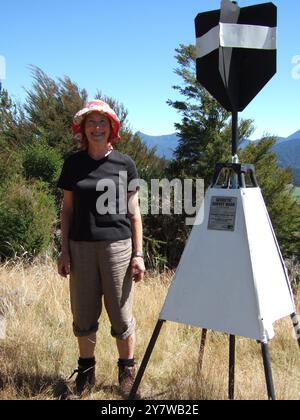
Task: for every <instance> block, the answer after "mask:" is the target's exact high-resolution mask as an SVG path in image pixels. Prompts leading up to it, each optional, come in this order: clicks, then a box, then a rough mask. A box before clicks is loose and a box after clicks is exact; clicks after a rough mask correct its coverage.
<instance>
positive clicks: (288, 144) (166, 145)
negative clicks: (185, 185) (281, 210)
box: [136, 130, 300, 187]
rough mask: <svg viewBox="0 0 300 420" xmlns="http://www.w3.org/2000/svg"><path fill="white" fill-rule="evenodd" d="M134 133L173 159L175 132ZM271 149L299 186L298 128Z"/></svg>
mask: <svg viewBox="0 0 300 420" xmlns="http://www.w3.org/2000/svg"><path fill="white" fill-rule="evenodd" d="M136 134H138V135H139V136H140V138H141V139H142V140H143V141H144V142H145V143H146V145H147V146H148V147H156V152H157V155H158V156H159V157H164V158H165V159H173V158H174V156H173V153H174V151H175V149H176V147H177V145H178V140H179V137H178V135H177V134H176V133H172V134H165V135H161V136H151V135H148V134H145V133H142V132H141V131H138V132H137V133H136ZM257 141H259V140H248V139H246V140H244V141H243V143H242V144H241V147H242V148H243V147H245V146H247V144H249V143H250V142H257ZM272 150H273V151H274V152H275V153H276V154H277V159H278V165H279V166H281V167H283V168H287V167H291V168H292V170H293V173H294V178H295V185H296V186H298V187H300V130H297V131H296V132H295V133H293V134H291V135H290V136H288V137H277V140H276V143H275V144H274V146H273V148H272Z"/></svg>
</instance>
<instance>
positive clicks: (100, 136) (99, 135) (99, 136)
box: [92, 133, 105, 138]
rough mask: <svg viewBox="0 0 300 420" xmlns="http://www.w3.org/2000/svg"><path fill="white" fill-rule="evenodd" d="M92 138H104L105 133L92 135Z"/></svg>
mask: <svg viewBox="0 0 300 420" xmlns="http://www.w3.org/2000/svg"><path fill="white" fill-rule="evenodd" d="M92 136H93V137H96V138H103V137H105V133H97V134H94V133H92Z"/></svg>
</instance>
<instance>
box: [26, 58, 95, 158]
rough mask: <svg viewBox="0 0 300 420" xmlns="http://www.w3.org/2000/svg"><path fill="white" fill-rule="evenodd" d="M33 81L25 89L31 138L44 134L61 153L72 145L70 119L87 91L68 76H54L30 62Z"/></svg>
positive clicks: (44, 137) (49, 143)
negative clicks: (55, 78)
mask: <svg viewBox="0 0 300 420" xmlns="http://www.w3.org/2000/svg"><path fill="white" fill-rule="evenodd" d="M31 71H32V77H33V79H34V83H33V86H32V89H31V90H27V91H26V92H27V97H26V100H25V104H24V110H25V113H26V118H27V119H26V121H27V124H28V125H29V132H30V134H31V141H33V142H34V141H35V140H39V138H41V137H42V138H43V140H44V141H46V143H47V144H48V145H49V146H50V147H54V148H55V149H56V150H57V151H59V152H60V153H61V154H65V153H67V152H69V151H70V149H72V148H75V146H76V145H75V143H74V140H73V136H72V133H71V124H72V119H73V116H74V115H75V113H76V112H77V111H78V110H79V109H81V108H82V107H83V105H84V103H85V102H86V101H87V92H86V90H85V89H80V88H79V87H78V86H77V84H76V83H74V82H72V81H71V79H70V78H69V77H67V76H65V77H63V78H60V79H58V81H55V80H54V79H52V78H50V77H49V76H47V75H46V74H45V73H44V72H43V71H42V70H41V69H40V68H38V67H35V66H31Z"/></svg>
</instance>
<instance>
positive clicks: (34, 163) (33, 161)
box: [23, 141, 63, 192]
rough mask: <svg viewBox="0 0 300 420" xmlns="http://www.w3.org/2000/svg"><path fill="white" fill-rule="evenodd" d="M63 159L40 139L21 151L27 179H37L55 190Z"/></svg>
mask: <svg viewBox="0 0 300 420" xmlns="http://www.w3.org/2000/svg"><path fill="white" fill-rule="evenodd" d="M62 164H63V159H62V157H61V156H60V154H59V153H58V152H57V151H56V149H54V148H52V147H50V146H48V145H47V143H45V142H42V141H36V142H35V143H32V144H30V145H29V146H27V147H26V148H25V150H24V152H23V168H24V173H25V177H26V179H28V180H31V179H39V180H41V181H43V182H45V183H46V184H48V185H49V187H50V188H51V190H52V191H53V192H55V188H56V183H57V180H58V177H59V174H60V170H61V167H62Z"/></svg>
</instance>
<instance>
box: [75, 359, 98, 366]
mask: <svg viewBox="0 0 300 420" xmlns="http://www.w3.org/2000/svg"><path fill="white" fill-rule="evenodd" d="M95 364H96V360H95V357H90V358H88V359H83V358H82V357H79V359H78V365H79V366H82V367H91V366H95Z"/></svg>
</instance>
